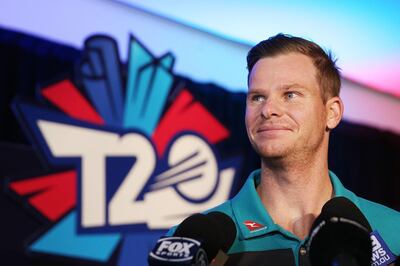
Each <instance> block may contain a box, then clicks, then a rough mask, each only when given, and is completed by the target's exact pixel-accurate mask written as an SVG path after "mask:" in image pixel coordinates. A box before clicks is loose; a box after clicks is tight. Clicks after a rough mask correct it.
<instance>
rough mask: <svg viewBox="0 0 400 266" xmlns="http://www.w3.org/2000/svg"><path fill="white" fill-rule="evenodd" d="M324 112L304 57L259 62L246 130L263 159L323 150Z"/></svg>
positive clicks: (291, 55) (287, 56)
mask: <svg viewBox="0 0 400 266" xmlns="http://www.w3.org/2000/svg"><path fill="white" fill-rule="evenodd" d="M326 114H327V111H326V107H325V104H324V102H323V100H322V97H321V92H320V89H319V85H318V83H317V80H316V69H315V67H314V65H313V63H312V61H311V59H310V58H308V57H307V56H305V55H302V54H299V53H289V54H284V55H278V56H275V57H266V58H262V59H260V60H259V61H258V62H257V63H256V64H255V65H254V67H253V69H252V71H251V73H250V77H249V91H248V95H247V107H246V128H247V134H248V136H249V139H250V142H251V144H252V145H253V147H254V149H255V150H256V152H258V154H259V155H260V156H261V157H263V158H283V157H286V156H288V155H296V156H297V155H300V156H303V155H305V154H307V153H312V152H314V151H316V150H317V149H318V148H319V147H321V145H322V143H323V139H324V134H326V130H325V129H326V126H327V125H326V124H327V115H326Z"/></svg>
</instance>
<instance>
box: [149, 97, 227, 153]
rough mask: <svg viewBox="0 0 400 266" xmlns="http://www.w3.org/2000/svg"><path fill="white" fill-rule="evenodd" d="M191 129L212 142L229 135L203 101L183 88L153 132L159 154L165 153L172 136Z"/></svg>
mask: <svg viewBox="0 0 400 266" xmlns="http://www.w3.org/2000/svg"><path fill="white" fill-rule="evenodd" d="M184 130H191V131H195V132H197V133H199V134H200V135H202V136H203V137H204V138H206V139H207V140H208V141H209V142H210V143H213V144H214V143H217V142H219V141H221V140H223V139H225V138H227V137H229V134H230V133H229V131H228V129H226V128H225V127H224V126H223V125H222V124H221V123H220V122H219V121H218V120H217V119H216V118H215V117H214V116H213V115H212V114H211V113H210V112H209V111H208V110H207V109H206V108H205V107H204V106H203V105H202V104H201V103H199V102H197V101H195V100H194V99H193V96H192V95H191V94H190V92H188V91H187V90H183V91H182V92H181V93H180V94H179V95H178V97H177V98H176V102H175V103H174V104H173V105H172V106H171V107H170V108H169V109H168V111H167V113H166V114H165V116H164V117H163V118H162V120H161V121H160V123H159V124H158V127H157V129H156V130H155V131H154V133H153V141H154V143H155V145H156V148H157V151H158V154H159V155H163V153H164V151H165V148H166V147H167V144H168V142H169V141H170V140H171V138H172V137H173V136H174V135H175V134H176V133H178V132H181V131H184Z"/></svg>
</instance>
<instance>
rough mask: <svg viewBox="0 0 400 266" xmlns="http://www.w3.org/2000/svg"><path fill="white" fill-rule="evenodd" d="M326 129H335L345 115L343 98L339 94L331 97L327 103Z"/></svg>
mask: <svg viewBox="0 0 400 266" xmlns="http://www.w3.org/2000/svg"><path fill="white" fill-rule="evenodd" d="M325 106H326V114H327V117H326V129H327V130H331V129H334V128H335V127H336V126H337V125H338V124H339V122H340V120H341V119H342V116H343V111H344V106H343V102H342V99H340V98H339V97H338V96H335V97H332V98H330V99H329V100H328V101H327V102H326V104H325Z"/></svg>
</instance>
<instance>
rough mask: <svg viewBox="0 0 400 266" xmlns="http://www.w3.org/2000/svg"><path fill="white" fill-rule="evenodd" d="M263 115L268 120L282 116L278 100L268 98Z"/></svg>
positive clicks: (263, 108)
mask: <svg viewBox="0 0 400 266" xmlns="http://www.w3.org/2000/svg"><path fill="white" fill-rule="evenodd" d="M261 115H262V116H263V117H264V118H266V119H269V118H271V117H273V116H281V115H282V106H281V105H280V103H279V101H278V100H277V99H274V98H268V99H267V100H266V101H265V102H264V104H263V106H262V110H261Z"/></svg>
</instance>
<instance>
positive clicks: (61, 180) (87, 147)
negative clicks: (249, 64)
mask: <svg viewBox="0 0 400 266" xmlns="http://www.w3.org/2000/svg"><path fill="white" fill-rule="evenodd" d="M129 47H130V48H129V49H130V50H129V56H128V62H127V71H126V77H123V75H122V74H121V73H125V71H123V70H122V69H123V67H122V66H121V64H120V61H119V57H118V52H117V51H118V50H117V45H116V43H115V41H114V40H113V39H111V38H109V37H107V36H101V35H96V36H92V37H90V38H89V39H88V40H87V41H86V42H85V50H84V55H83V59H82V62H81V64H80V65H79V69H78V76H77V77H76V78H75V80H76V82H75V83H74V82H72V81H71V80H69V79H64V80H60V81H58V82H56V83H53V84H51V85H49V86H47V87H44V88H42V89H41V90H40V91H39V95H40V101H41V102H35V103H31V102H26V101H23V100H16V101H15V103H14V110H15V112H16V114H17V116H18V117H19V120H20V122H21V124H22V126H24V127H25V128H26V129H27V131H28V135H29V136H30V137H31V140H32V143H33V144H34V145H36V147H37V148H38V149H39V150H40V152H41V153H42V154H43V155H44V156H45V158H46V160H47V161H48V162H49V163H50V164H51V165H53V166H61V167H62V168H64V169H65V168H70V169H69V170H67V171H61V172H58V173H53V174H51V175H47V176H40V177H35V178H31V179H27V180H23V181H17V182H12V183H11V184H10V188H11V189H12V190H13V191H15V192H16V193H18V194H19V195H32V196H31V197H30V199H29V202H30V204H31V205H32V206H33V207H35V208H36V209H37V210H38V211H39V212H40V213H42V214H43V215H44V216H45V217H46V218H48V219H49V220H51V221H53V222H54V223H55V224H54V227H53V228H52V229H51V230H49V231H48V232H47V233H45V234H43V235H42V236H41V237H39V238H38V239H36V240H35V241H33V243H31V244H30V246H29V249H30V250H31V251H34V252H41V253H51V254H59V255H63V256H71V257H78V258H84V259H90V260H98V261H107V260H108V259H109V257H110V256H111V255H112V254H113V252H114V250H115V248H116V246H117V245H118V244H119V243H121V241H122V240H124V241H122V243H123V247H122V251H121V253H123V252H124V250H126V252H131V251H128V250H132V249H131V247H130V246H129V244H127V243H129V241H128V240H127V237H128V236H132V235H134V234H135V233H134V232H157V231H154V230H165V229H167V228H169V227H171V226H172V225H175V224H178V223H179V222H180V221H181V220H182V219H183V218H185V217H186V216H188V215H190V214H191V213H194V212H201V211H203V210H205V209H208V208H211V207H213V206H215V205H217V204H219V203H221V202H223V201H225V200H226V199H228V197H229V194H230V190H231V187H232V182H233V179H234V176H235V172H236V169H235V167H234V166H233V165H237V162H236V164H233V163H232V161H227V160H225V161H221V160H220V159H219V155H218V152H217V151H216V149H215V147H214V144H215V143H218V142H220V141H222V140H224V139H226V138H228V137H229V135H230V133H229V131H228V129H226V128H225V127H224V126H223V125H222V124H221V123H220V122H219V121H218V120H217V119H216V118H215V117H214V116H213V115H212V114H211V113H210V112H209V111H208V110H207V109H206V108H205V107H204V106H203V105H202V104H201V103H200V102H198V101H196V100H195V99H194V98H193V96H192V95H191V93H190V92H189V91H188V90H187V89H180V90H177V89H176V88H173V83H174V82H173V81H174V76H173V74H172V66H173V62H174V58H173V56H172V55H171V54H169V53H167V54H165V55H164V56H162V57H160V58H154V56H153V55H152V54H151V53H150V52H149V51H148V50H147V49H146V48H145V47H144V46H143V45H141V44H140V43H139V42H138V41H137V40H136V39H135V38H134V37H131V40H130V44H129ZM124 78H126V79H124ZM124 80H126V82H124ZM75 84H79V86H77V85H75ZM78 87H80V89H78ZM171 88H172V89H173V92H174V93H171ZM49 105H50V107H49ZM54 202H57V203H56V204H54ZM159 232H161V231H159ZM157 236H158V235H157ZM153 238H154V237H153ZM153 238H152V239H153ZM60 239H64V240H65V241H60ZM65 242H67V243H65ZM71 242H72V243H73V245H71ZM124 245H127V247H126V248H124ZM121 256H122V257H123V256H124V254H122V255H121ZM145 256H146V257H147V254H146V255H145ZM124 261H126V260H124V259H119V265H124ZM126 263H128V262H126Z"/></svg>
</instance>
